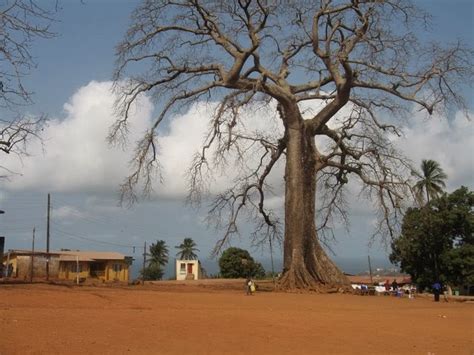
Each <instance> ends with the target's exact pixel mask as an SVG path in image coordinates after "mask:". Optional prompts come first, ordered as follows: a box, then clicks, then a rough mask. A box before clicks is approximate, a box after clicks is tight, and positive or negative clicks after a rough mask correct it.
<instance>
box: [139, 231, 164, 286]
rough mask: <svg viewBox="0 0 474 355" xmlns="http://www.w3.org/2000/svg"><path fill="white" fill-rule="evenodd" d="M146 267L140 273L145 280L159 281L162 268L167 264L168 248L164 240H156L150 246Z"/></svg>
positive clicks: (161, 275) (162, 271) (161, 276)
mask: <svg viewBox="0 0 474 355" xmlns="http://www.w3.org/2000/svg"><path fill="white" fill-rule="evenodd" d="M149 251H150V253H149V254H147V256H149V259H148V260H147V263H148V265H147V266H146V267H145V270H143V271H142V277H143V278H144V279H145V280H161V279H162V278H163V274H164V267H165V265H166V264H167V263H168V247H167V245H166V242H165V241H164V240H158V241H157V242H156V243H153V244H151V245H150V248H149Z"/></svg>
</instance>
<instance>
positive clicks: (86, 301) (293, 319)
mask: <svg viewBox="0 0 474 355" xmlns="http://www.w3.org/2000/svg"><path fill="white" fill-rule="evenodd" d="M242 285H243V281H238V282H235V281H234V282H227V283H226V282H219V281H209V282H204V283H202V282H201V283H197V282H196V281H194V282H193V281H190V282H187V283H182V282H181V283H177V282H175V283H173V282H164V283H158V284H154V285H145V286H139V285H138V286H123V287H117V286H114V287H92V286H79V287H70V286H69V287H65V286H58V285H46V284H34V285H0V354H1V355H6V354H124V353H130V354H424V355H427V354H431V355H432V354H436V355H438V354H473V352H474V345H473V335H474V333H473V325H474V312H473V311H474V305H473V304H469V303H458V302H450V303H443V302H440V303H434V302H433V301H432V300H431V299H427V298H417V299H414V300H412V299H408V298H402V299H399V298H395V297H389V296H354V295H348V294H326V295H320V294H291V293H277V292H257V293H256V294H255V295H254V296H246V295H245V294H244V292H243V287H242Z"/></svg>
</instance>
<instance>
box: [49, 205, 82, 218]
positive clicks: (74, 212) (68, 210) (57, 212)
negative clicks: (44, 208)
mask: <svg viewBox="0 0 474 355" xmlns="http://www.w3.org/2000/svg"><path fill="white" fill-rule="evenodd" d="M51 215H52V216H54V217H55V218H58V219H61V220H71V219H82V218H84V217H87V214H86V213H83V212H81V211H79V210H78V209H77V208H76V207H73V206H61V207H58V208H53V209H52V211H51Z"/></svg>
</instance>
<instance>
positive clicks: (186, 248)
mask: <svg viewBox="0 0 474 355" xmlns="http://www.w3.org/2000/svg"><path fill="white" fill-rule="evenodd" d="M175 248H176V249H179V252H178V253H177V254H176V256H177V257H178V258H179V259H182V260H194V259H197V255H196V253H195V252H196V251H199V249H198V248H196V243H195V242H194V240H193V239H192V238H184V240H183V242H182V243H181V244H180V245H177V246H175Z"/></svg>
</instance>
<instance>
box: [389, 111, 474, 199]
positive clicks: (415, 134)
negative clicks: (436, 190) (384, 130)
mask: <svg viewBox="0 0 474 355" xmlns="http://www.w3.org/2000/svg"><path fill="white" fill-rule="evenodd" d="M470 116H471V118H472V114H471V115H470ZM396 145H397V146H398V147H399V149H401V150H402V151H403V152H404V154H406V155H407V156H408V157H409V158H410V159H411V160H412V161H413V163H414V165H415V167H418V166H420V164H421V161H422V160H423V159H432V160H435V161H437V162H438V163H439V164H440V166H441V167H442V168H443V170H444V171H445V172H446V174H447V175H448V180H447V188H448V191H450V190H453V189H456V188H458V187H460V186H461V185H465V186H468V187H470V188H471V189H472V188H474V184H473V183H474V159H473V156H472V152H474V124H473V122H472V120H471V119H467V118H466V117H465V115H464V114H462V113H461V112H458V113H457V114H456V115H455V116H454V117H453V119H452V120H447V119H446V118H444V117H439V116H436V115H435V116H433V117H431V118H429V119H423V118H422V117H421V114H416V113H414V115H413V119H412V120H410V121H409V126H408V127H406V129H405V136H404V137H403V138H401V139H399V140H398V141H396Z"/></svg>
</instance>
